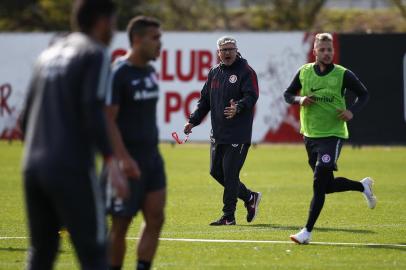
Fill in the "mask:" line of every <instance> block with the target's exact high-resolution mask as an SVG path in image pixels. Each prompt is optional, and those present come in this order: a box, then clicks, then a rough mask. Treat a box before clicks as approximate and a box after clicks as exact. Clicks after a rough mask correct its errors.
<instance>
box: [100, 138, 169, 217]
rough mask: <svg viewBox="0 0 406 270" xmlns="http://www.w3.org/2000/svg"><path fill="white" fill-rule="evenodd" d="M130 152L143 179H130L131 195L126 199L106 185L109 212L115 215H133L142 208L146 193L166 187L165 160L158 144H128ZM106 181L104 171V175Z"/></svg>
mask: <svg viewBox="0 0 406 270" xmlns="http://www.w3.org/2000/svg"><path fill="white" fill-rule="evenodd" d="M127 150H128V152H129V154H130V155H131V156H132V157H133V158H134V160H135V161H136V162H137V163H138V166H139V168H140V170H141V179H129V180H128V181H129V182H128V183H129V186H130V192H131V194H130V197H129V198H128V199H126V200H123V199H121V198H118V197H115V196H114V195H112V194H111V192H110V188H109V185H106V186H105V190H106V203H107V212H108V213H109V214H111V215H113V216H123V217H132V216H135V215H136V214H137V212H138V211H139V210H140V209H141V208H142V203H143V201H144V198H145V195H146V194H147V193H149V192H153V191H157V190H161V189H164V188H165V187H166V175H165V168H164V161H163V159H162V157H161V154H160V152H159V149H158V146H154V147H145V146H140V145H136V146H128V145H127ZM103 179H104V181H103V182H106V181H105V180H106V177H105V173H104V177H103Z"/></svg>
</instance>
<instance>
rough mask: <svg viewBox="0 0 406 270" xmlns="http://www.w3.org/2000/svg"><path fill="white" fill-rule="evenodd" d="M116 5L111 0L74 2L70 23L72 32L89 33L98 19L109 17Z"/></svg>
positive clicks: (113, 12)
mask: <svg viewBox="0 0 406 270" xmlns="http://www.w3.org/2000/svg"><path fill="white" fill-rule="evenodd" d="M115 12H116V5H115V4H114V3H113V1H111V0H76V1H75V3H74V4H73V9H72V17H71V23H72V28H73V29H74V30H78V31H81V32H85V33H89V32H90V31H91V29H92V27H93V26H94V24H95V23H96V21H97V20H98V19H99V17H104V16H105V17H111V16H113V15H114V14H115Z"/></svg>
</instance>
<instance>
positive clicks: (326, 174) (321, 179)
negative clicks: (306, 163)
mask: <svg viewBox="0 0 406 270" xmlns="http://www.w3.org/2000/svg"><path fill="white" fill-rule="evenodd" d="M332 172H333V168H331V167H326V166H316V167H315V170H314V178H313V179H314V181H313V189H314V190H315V192H323V193H326V190H327V187H328V184H329V182H330V180H331V179H330V178H331V175H332Z"/></svg>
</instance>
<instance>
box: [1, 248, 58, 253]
mask: <svg viewBox="0 0 406 270" xmlns="http://www.w3.org/2000/svg"><path fill="white" fill-rule="evenodd" d="M28 250H29V249H28V248H13V247H0V252H1V251H8V252H28ZM58 252H59V253H64V252H65V251H63V250H59V251H58Z"/></svg>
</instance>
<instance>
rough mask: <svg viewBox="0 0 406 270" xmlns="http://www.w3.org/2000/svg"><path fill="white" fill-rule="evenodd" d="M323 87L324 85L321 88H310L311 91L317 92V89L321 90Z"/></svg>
mask: <svg viewBox="0 0 406 270" xmlns="http://www.w3.org/2000/svg"><path fill="white" fill-rule="evenodd" d="M321 89H324V87H320V88H313V87H312V88H310V92H317V91H319V90H321Z"/></svg>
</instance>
